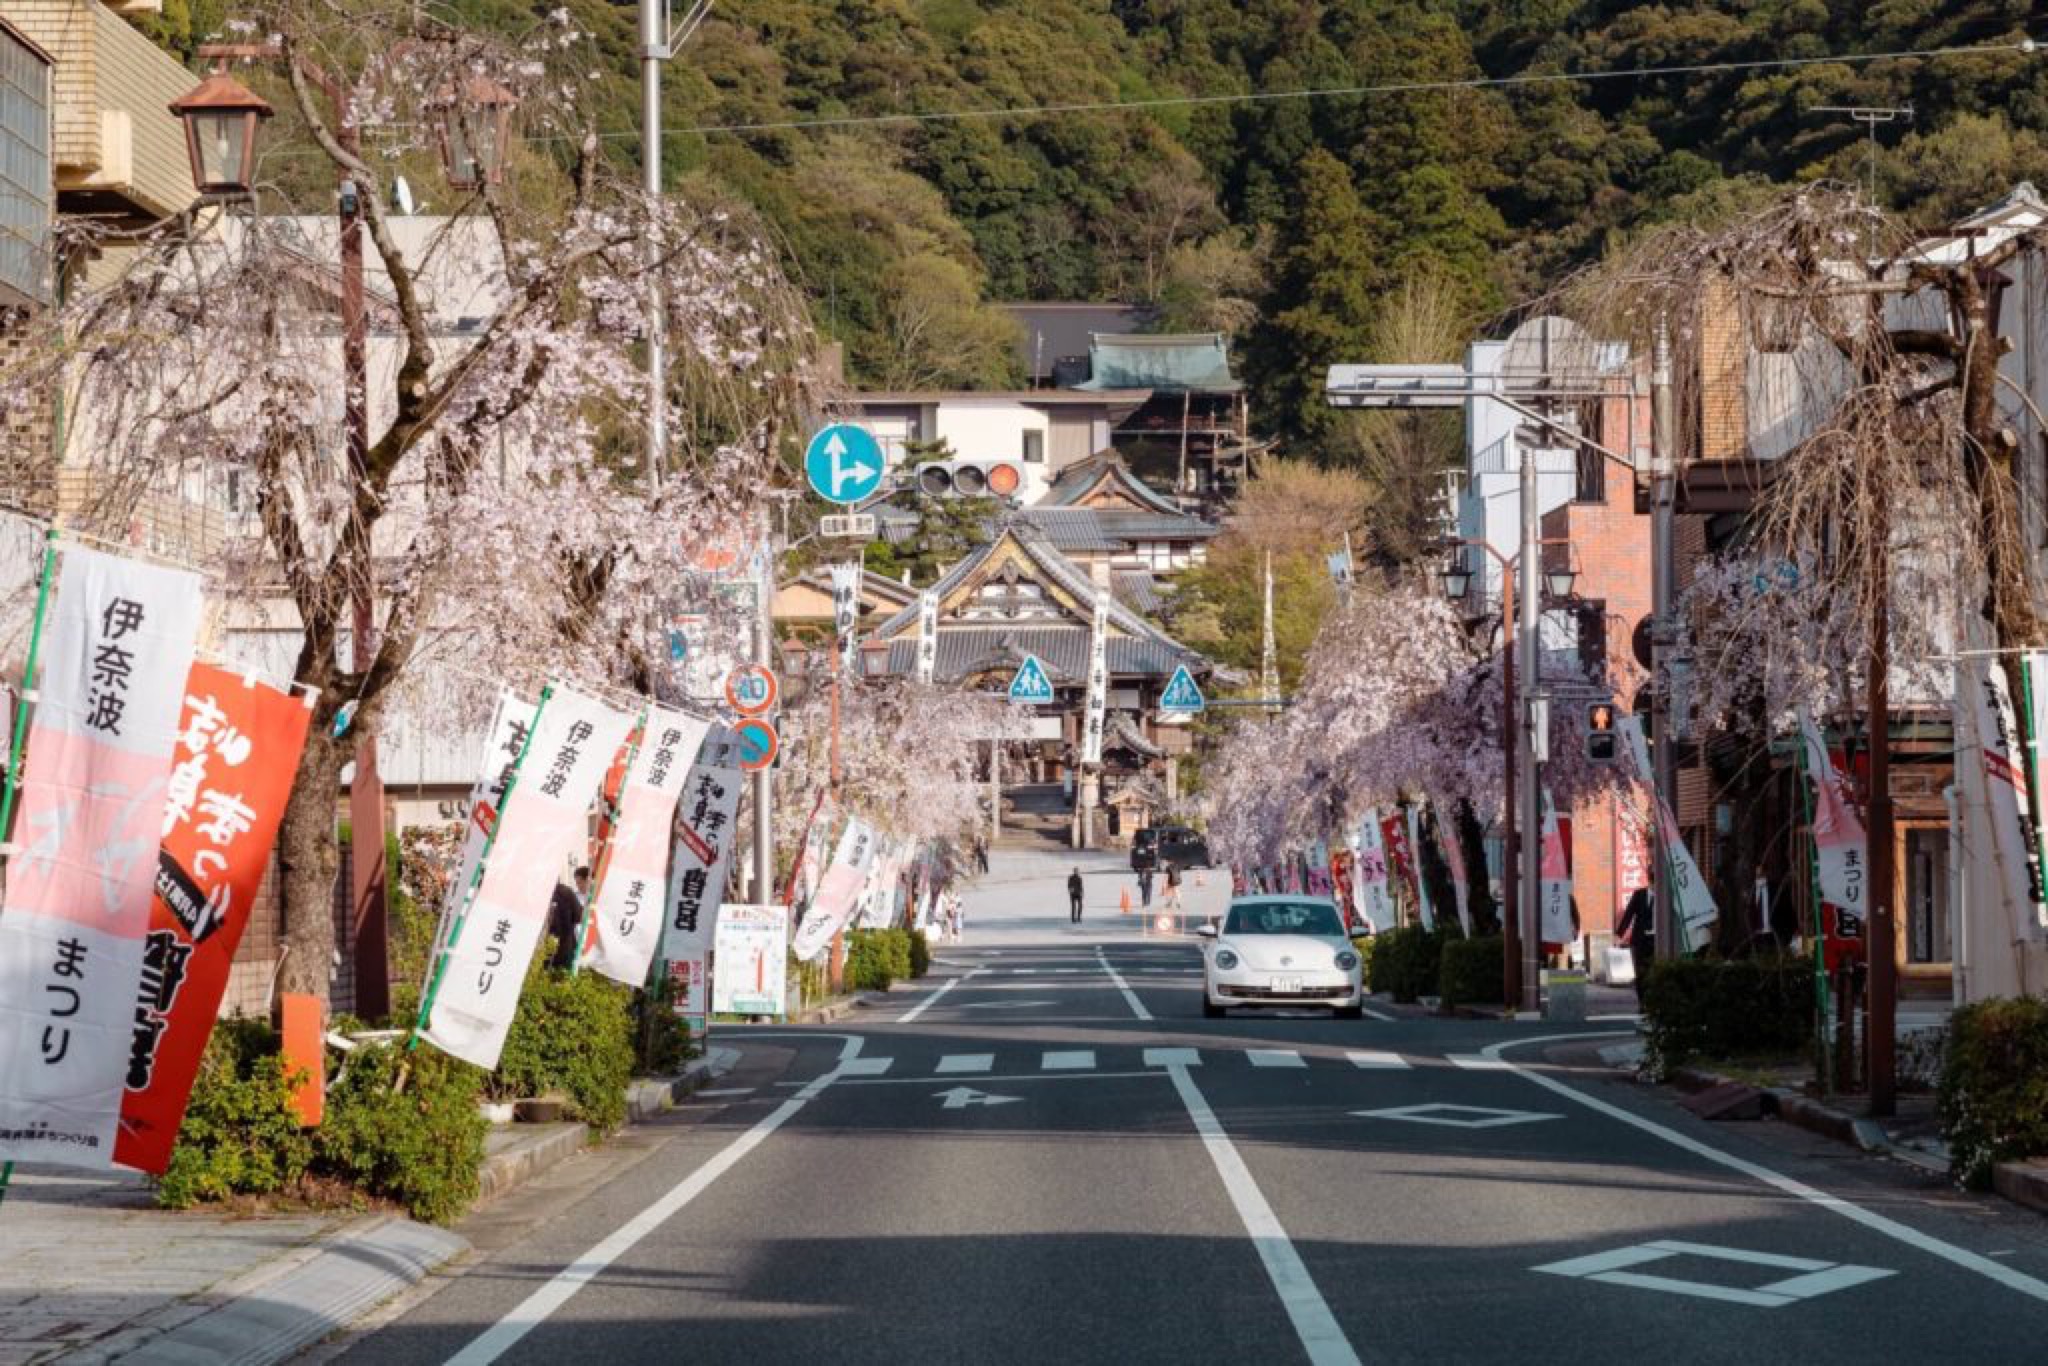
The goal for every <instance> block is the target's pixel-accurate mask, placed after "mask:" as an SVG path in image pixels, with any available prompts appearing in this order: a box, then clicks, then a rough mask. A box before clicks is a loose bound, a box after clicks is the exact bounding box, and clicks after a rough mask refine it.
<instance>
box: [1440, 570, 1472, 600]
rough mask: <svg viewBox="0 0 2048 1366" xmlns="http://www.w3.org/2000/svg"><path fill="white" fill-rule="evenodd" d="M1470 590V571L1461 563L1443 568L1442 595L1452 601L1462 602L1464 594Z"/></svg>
mask: <svg viewBox="0 0 2048 1366" xmlns="http://www.w3.org/2000/svg"><path fill="white" fill-rule="evenodd" d="M1471 591H1472V571H1471V570H1469V569H1467V568H1465V566H1463V565H1461V564H1454V565H1452V566H1451V567H1450V568H1448V569H1446V570H1444V596H1445V597H1447V598H1449V599H1450V600H1451V601H1452V602H1463V601H1464V600H1465V595H1466V594H1467V593H1469V592H1471Z"/></svg>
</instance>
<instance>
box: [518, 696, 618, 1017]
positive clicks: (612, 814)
mask: <svg viewBox="0 0 2048 1366" xmlns="http://www.w3.org/2000/svg"><path fill="white" fill-rule="evenodd" d="M633 734H635V735H637V736H639V737H640V738H639V739H637V740H633V741H630V742H628V743H627V745H626V766H625V767H624V768H623V769H621V770H620V771H619V795H618V800H616V801H614V802H612V803H610V809H609V810H608V811H606V812H605V813H604V820H603V822H602V823H601V825H600V829H601V830H602V831H603V837H602V838H601V839H600V840H599V842H598V846H597V852H596V853H595V854H593V855H591V858H590V894H589V895H588V896H586V897H584V898H583V913H582V914H581V915H579V916H577V917H576V943H575V946H574V947H573V948H572V949H571V951H570V954H569V975H570V976H571V977H574V976H575V975H576V974H577V972H579V971H580V970H581V969H582V967H583V942H584V940H585V939H587V938H589V936H590V908H591V907H593V906H595V905H596V904H597V894H598V891H599V890H600V889H601V888H603V886H604V875H605V874H606V873H607V872H609V871H610V869H611V864H612V837H613V836H614V835H616V834H618V832H619V809H620V807H622V806H623V805H624V804H625V800H626V783H627V780H628V779H630V778H631V777H632V776H633V760H635V759H636V758H638V757H639V756H640V746H641V745H643V744H645V743H646V742H647V709H646V708H645V707H642V708H641V709H640V721H639V724H638V725H637V726H636V727H635V728H634V730H633ZM597 799H598V800H599V801H600V802H602V801H604V788H603V787H602V786H599V788H598V792H597ZM486 847H488V846H486Z"/></svg>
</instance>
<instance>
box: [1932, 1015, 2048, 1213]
mask: <svg viewBox="0 0 2048 1366" xmlns="http://www.w3.org/2000/svg"><path fill="white" fill-rule="evenodd" d="M1937 1104H1938V1106H1939V1109H1940V1113H1941V1131H1942V1136H1943V1137H1944V1138H1946V1139H1947V1140H1948V1150H1949V1170H1950V1171H1951V1172H1952V1173H1954V1175H1955V1177H1956V1179H1957V1180H1959V1181H1961V1182H1963V1183H1964V1184H1965V1185H1968V1186H1974V1187H1978V1188H1980V1189H1981V1188H1982V1187H1984V1186H1987V1185H1989V1184H1990V1182H1991V1169H1992V1168H1993V1167H1994V1166H1996V1165H1997V1164H1998V1163H2000V1162H2011V1161H2016V1160H2018V1159H2020V1158H2026V1157H2038V1156H2041V1155H2043V1154H2048V1001H2043V1000H2040V999H2038V998H2034V997H2025V998H2021V999H2017V1000H2013V999H2000V1000H1989V1001H1979V1002H1977V1003H1975V1004H1973V1005H1967V1006H1964V1007H1963V1008H1962V1009H1961V1010H1958V1011H1957V1012H1956V1013H1955V1014H1954V1015H1953V1016H1951V1017H1950V1019H1949V1026H1948V1056H1947V1059H1946V1061H1945V1063H1944V1065H1943V1067H1942V1072H1941V1089H1940V1092H1939V1093H1938V1099H1937Z"/></svg>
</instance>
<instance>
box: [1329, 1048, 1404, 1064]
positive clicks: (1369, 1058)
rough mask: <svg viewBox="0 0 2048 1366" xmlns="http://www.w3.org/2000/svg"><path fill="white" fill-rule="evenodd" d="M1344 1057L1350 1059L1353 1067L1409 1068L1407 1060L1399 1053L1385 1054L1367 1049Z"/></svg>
mask: <svg viewBox="0 0 2048 1366" xmlns="http://www.w3.org/2000/svg"><path fill="white" fill-rule="evenodd" d="M1344 1056H1345V1057H1347V1058H1349V1059H1351V1065H1352V1066H1353V1067H1398V1068H1406V1067H1408V1066H1409V1062H1408V1059H1406V1058H1404V1057H1402V1056H1401V1055H1400V1054H1399V1053H1386V1052H1382V1051H1380V1050H1378V1049H1371V1048H1368V1049H1364V1050H1362V1051H1360V1052H1357V1053H1346V1054H1345V1055H1344Z"/></svg>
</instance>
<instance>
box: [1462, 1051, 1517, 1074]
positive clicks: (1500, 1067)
mask: <svg viewBox="0 0 2048 1366" xmlns="http://www.w3.org/2000/svg"><path fill="white" fill-rule="evenodd" d="M1451 1066H1453V1067H1462V1068H1464V1069H1465V1070H1466V1071H1467V1072H1506V1071H1509V1070H1510V1069H1512V1068H1513V1066H1514V1064H1513V1063H1510V1062H1503V1061H1502V1060H1501V1059H1499V1058H1488V1057H1482V1056H1481V1055H1479V1054H1477V1053H1453V1054H1451Z"/></svg>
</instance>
